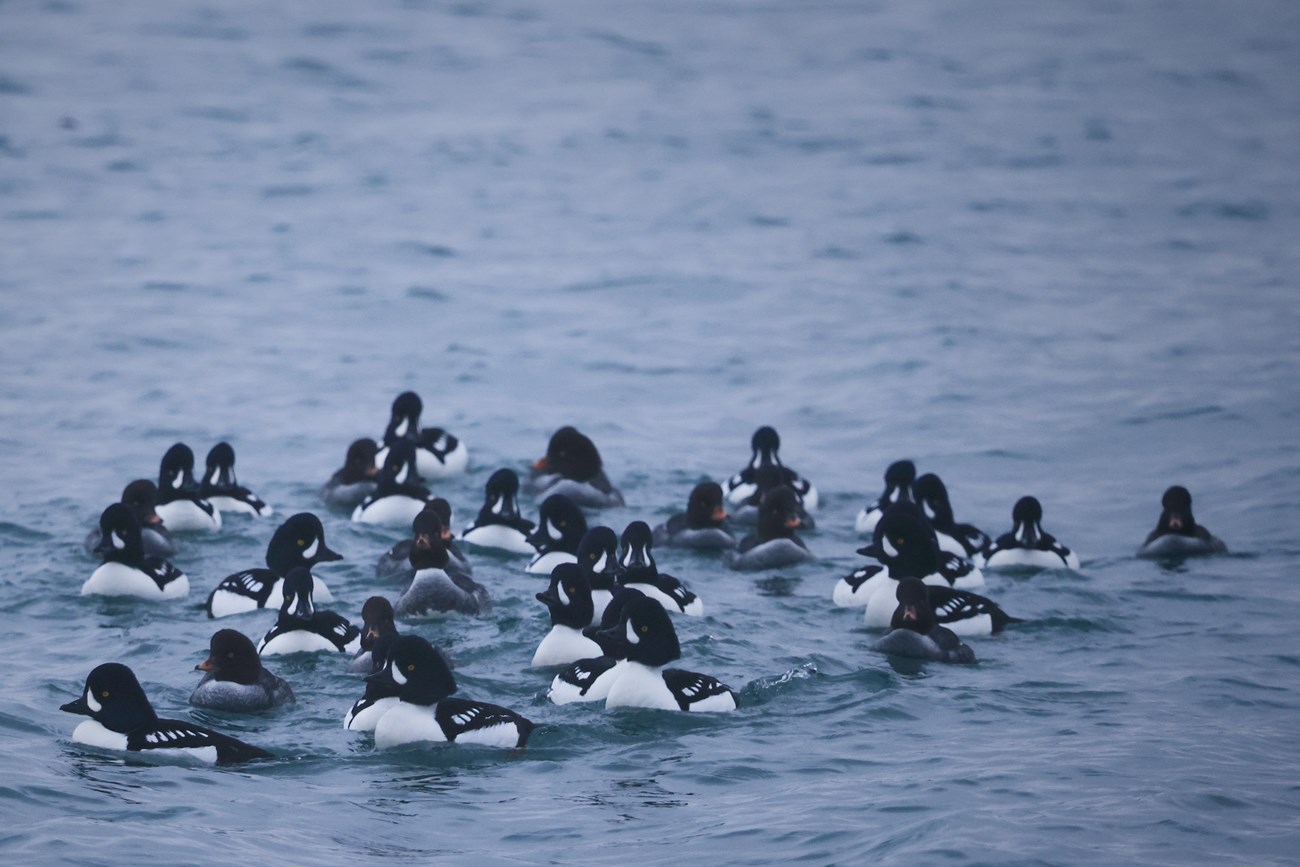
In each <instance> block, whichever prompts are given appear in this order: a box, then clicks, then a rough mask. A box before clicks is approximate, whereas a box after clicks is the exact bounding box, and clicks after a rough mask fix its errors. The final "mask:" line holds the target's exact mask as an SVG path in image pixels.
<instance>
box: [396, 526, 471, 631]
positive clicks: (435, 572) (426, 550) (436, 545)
mask: <svg viewBox="0 0 1300 867" xmlns="http://www.w3.org/2000/svg"><path fill="white" fill-rule="evenodd" d="M442 530H443V527H442V521H441V520H440V519H439V518H438V514H437V512H432V511H428V512H420V513H419V514H418V515H416V516H415V520H414V521H412V522H411V535H412V537H413V539H412V544H411V553H410V556H409V558H408V559H409V562H410V564H411V568H410V569H409V570H408V571H407V573H406V574H407V580H408V581H409V582H410V585H409V586H408V587H407V588H406V590H405V591H404V592H403V593H402V595H401V596H400V597H398V599H397V601H396V602H394V603H393V613H394V614H395V615H396V616H397V617H402V618H407V617H423V616H427V615H432V614H441V613H444V612H449V611H454V612H457V613H459V614H486V613H487V612H488V611H490V610H492V600H491V598H490V597H489V596H488V592H487V588H485V587H483V585H481V584H477V583H475V581H474V579H472V578H470V577H469V575H468V574H466V573H465V572H462V571H460V569H459V568H458V567H457V566H456V565H455V564H454V563H453V562H452V560H451V557H450V555H449V554H448V553H447V539H446V538H445V537H444V536H443V533H442Z"/></svg>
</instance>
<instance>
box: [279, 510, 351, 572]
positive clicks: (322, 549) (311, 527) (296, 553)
mask: <svg viewBox="0 0 1300 867" xmlns="http://www.w3.org/2000/svg"><path fill="white" fill-rule="evenodd" d="M342 559H343V555H342V554H340V553H338V552H337V551H332V550H330V547H329V546H328V545H326V544H325V528H324V527H323V526H322V525H321V522H320V518H317V517H316V516H315V515H313V514H312V513H311V512H299V513H298V514H296V515H292V516H290V517H289V518H288V519H287V520H286V521H285V522H284V523H283V524H281V525H280V526H279V527H277V528H276V531H275V533H274V534H273V535H272V536H271V541H270V542H269V543H268V544H267V546H266V565H267V568H269V569H270V570H271V571H272V572H274V573H275V574H277V575H281V576H283V575H287V574H289V570H290V569H292V568H293V567H295V566H314V565H316V564H317V563H330V562H332V561H334V560H342Z"/></svg>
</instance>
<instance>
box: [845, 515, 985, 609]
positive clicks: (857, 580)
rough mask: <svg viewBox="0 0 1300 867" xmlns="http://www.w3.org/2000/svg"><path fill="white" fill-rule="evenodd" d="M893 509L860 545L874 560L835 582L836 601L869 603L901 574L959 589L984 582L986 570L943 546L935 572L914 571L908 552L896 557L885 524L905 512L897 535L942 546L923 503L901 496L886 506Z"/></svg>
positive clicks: (893, 522)
mask: <svg viewBox="0 0 1300 867" xmlns="http://www.w3.org/2000/svg"><path fill="white" fill-rule="evenodd" d="M891 513H892V515H893V517H892V518H891V519H890V521H885V520H884V518H883V517H882V518H881V520H880V521H877V522H876V526H875V527H874V528H873V529H872V531H871V532H872V542H871V544H870V545H867V546H865V547H863V548H859V549H858V553H859V554H862V555H864V556H866V557H870V558H872V560H873V561H874V562H872V563H868V564H866V565H864V566H862V567H860V568H858V569H855V570H854V571H853V572H851V573H850V574H848V575H846V576H845V577H843V578H841V579H840V580H839V581H837V582H835V588H834V589H833V590H832V591H831V600H832V601H833V602H834V603H835V604H836V605H838V606H840V607H841V608H861V607H863V606H865V605H867V604H868V602H869V601H870V600H871V597H872V595H874V594H875V592H876V591H877V590H879V589H880V588H881V586H883V585H885V584H886V583H888V582H889V581H890V580H891V579H892V580H895V581H897V580H898V579H899V578H906V577H920V578H921V579H922V580H924V581H925V582H926V583H927V584H933V585H946V586H949V587H956V588H957V589H959V590H970V589H972V588H975V587H983V586H984V573H983V572H981V571H980V569H979V567H978V566H976V565H975V564H974V563H972V562H971V561H969V560H967V559H965V558H963V557H958V556H957V555H956V554H951V553H949V552H947V551H944V550H942V549H939V552H938V559H937V562H936V564H935V568H934V571H933V572H932V573H926V574H924V575H920V576H917V575H914V574H913V572H912V571H911V570H913V569H914V568H917V567H915V566H913V565H912V562H911V561H910V560H908V559H907V557H906V556H905V557H904V558H903V559H902V560H899V559H897V557H898V555H897V554H896V553H895V552H893V549H892V547H891V546H890V544H889V543H888V542H887V540H886V534H885V528H886V527H890V526H896V525H897V524H898V522H899V521H901V520H902V519H903V517H902V516H904V515H906V516H907V520H908V521H909V523H906V524H903V525H902V526H901V529H900V530H897V531H895V533H896V535H902V536H903V537H904V538H906V537H907V536H908V535H923V536H925V537H926V538H927V539H929V540H930V541H932V542H933V543H934V546H935V548H936V549H938V546H939V539H938V536H937V534H936V533H935V532H934V527H932V526H930V522H929V520H927V519H926V517H925V514H924V513H923V512H922V511H921V509H920V507H919V506H917V505H916V504H915V503H913V502H911V501H909V500H901V501H899V502H897V503H895V504H894V505H892V506H890V507H889V508H888V509H886V510H885V514H886V515H889V514H891ZM910 554H911V549H910V548H909V555H910ZM891 564H893V565H892V566H891ZM891 573H892V574H891Z"/></svg>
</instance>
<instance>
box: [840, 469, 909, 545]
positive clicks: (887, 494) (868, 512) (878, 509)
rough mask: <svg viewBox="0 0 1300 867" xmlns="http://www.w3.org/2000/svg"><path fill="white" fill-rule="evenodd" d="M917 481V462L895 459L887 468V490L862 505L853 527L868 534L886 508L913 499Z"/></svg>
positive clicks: (874, 527)
mask: <svg viewBox="0 0 1300 867" xmlns="http://www.w3.org/2000/svg"><path fill="white" fill-rule="evenodd" d="M915 481H916V464H914V463H912V462H911V461H894V462H893V463H892V464H890V465H889V467H888V469H886V470H885V491H884V493H882V494H881V495H880V496H879V497H876V498H875V499H874V500H872V501H871V502H870V503H867V504H866V505H865V506H863V507H862V511H861V512H858V517H857V519H856V520H855V521H854V522H853V529H854V530H856V531H857V532H859V533H861V534H862V535H864V536H865V535H867V534H869V533H870V532H871V531H873V530H875V529H876V522H877V521H879V520H880V516H881V515H883V514H885V510H886V509H888V508H889V507H890V506H892V505H894V504H895V503H910V502H911V501H912V484H913V483H914V482H915Z"/></svg>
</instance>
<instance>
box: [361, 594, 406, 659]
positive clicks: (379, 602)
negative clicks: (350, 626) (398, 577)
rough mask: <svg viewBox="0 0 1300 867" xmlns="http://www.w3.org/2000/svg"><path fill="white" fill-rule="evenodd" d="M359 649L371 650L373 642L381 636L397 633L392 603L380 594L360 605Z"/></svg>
mask: <svg viewBox="0 0 1300 867" xmlns="http://www.w3.org/2000/svg"><path fill="white" fill-rule="evenodd" d="M361 620H362V624H363V625H362V628H361V649H362V650H370V651H372V652H373V650H374V644H375V642H376V641H377V640H378V639H379V638H380V637H382V636H384V635H388V634H390V633H392V634H396V633H397V624H396V623H394V622H393V603H391V602H389V601H388V600H387V599H385V598H384V597H382V596H371V597H370V598H369V599H367V600H366V603H365V604H364V605H362V606H361Z"/></svg>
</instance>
